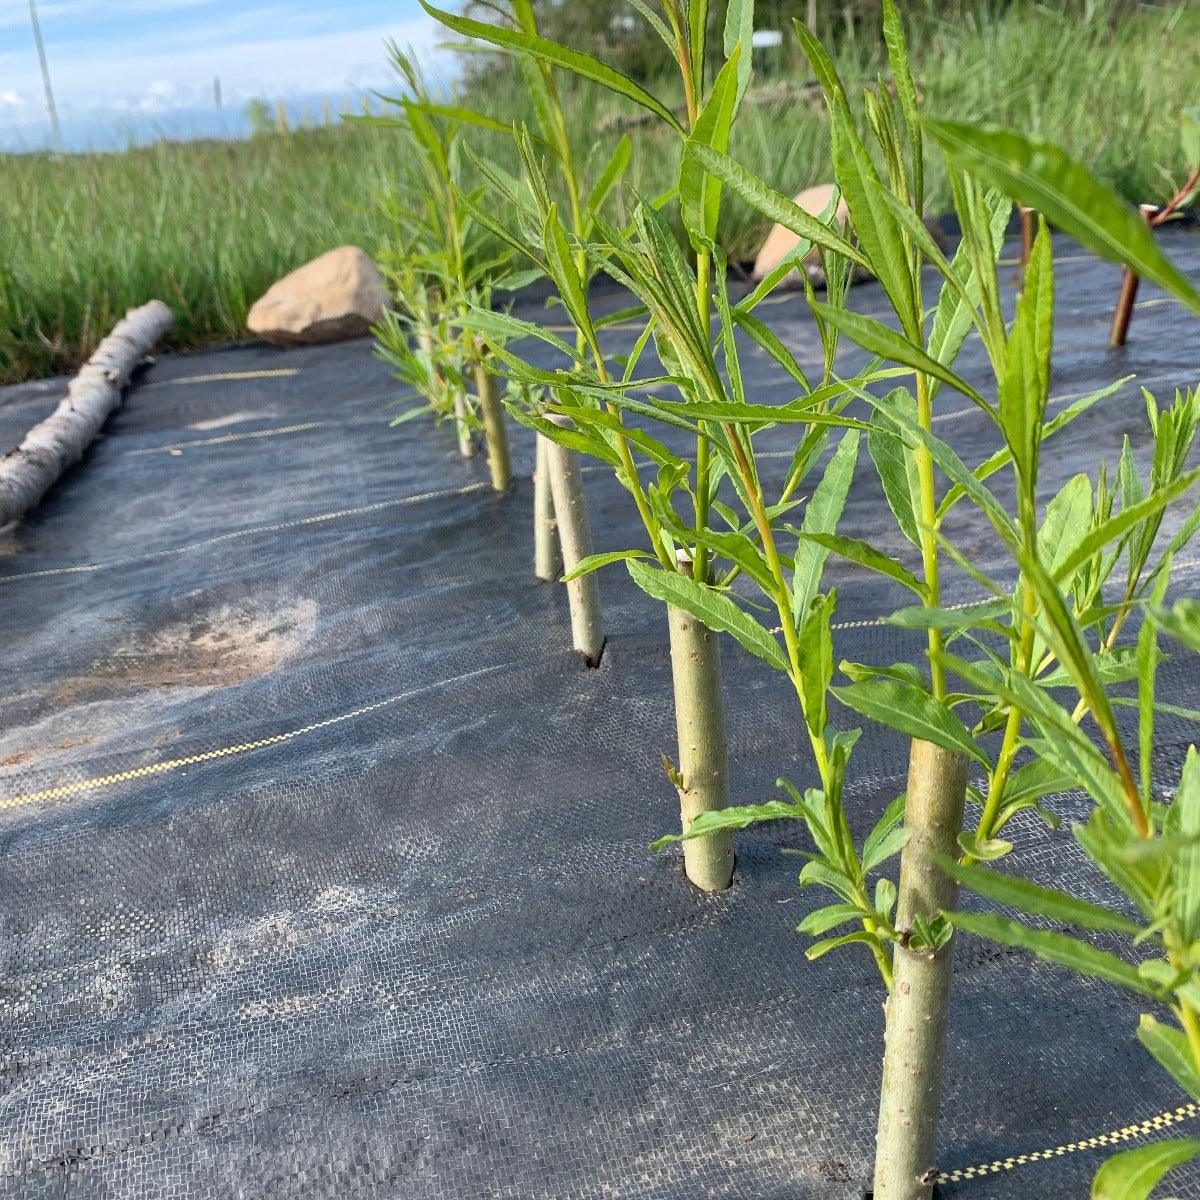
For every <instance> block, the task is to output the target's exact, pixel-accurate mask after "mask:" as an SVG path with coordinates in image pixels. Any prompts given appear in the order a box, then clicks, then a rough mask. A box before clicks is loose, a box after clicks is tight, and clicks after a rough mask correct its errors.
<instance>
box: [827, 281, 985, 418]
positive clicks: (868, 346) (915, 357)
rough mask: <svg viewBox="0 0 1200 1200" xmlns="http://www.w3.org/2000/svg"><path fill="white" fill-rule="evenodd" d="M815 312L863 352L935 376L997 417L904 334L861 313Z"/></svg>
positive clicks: (830, 308) (832, 309)
mask: <svg viewBox="0 0 1200 1200" xmlns="http://www.w3.org/2000/svg"><path fill="white" fill-rule="evenodd" d="M812 308H813V311H814V312H816V313H817V315H818V316H820V317H823V318H824V319H825V320H826V321H828V322H829V324H830V325H832V326H834V327H835V328H836V329H840V330H841V331H842V333H844V334H845V335H846V336H847V337H850V338H853V339H854V341H856V342H857V343H858V344H859V345H860V346H861V347H862V348H863V349H864V350H869V351H870V352H871V353H872V354H878V355H879V356H880V357H881V358H887V359H891V360H893V361H894V362H901V363H904V364H905V365H906V366H910V367H912V368H913V370H915V371H920V372H921V373H922V374H924V375H932V376H933V377H934V378H935V379H940V380H941V381H942V382H943V383H948V384H949V385H950V386H951V387H952V388H954V390H955V391H957V392H961V393H962V394H963V395H964V396H966V398H967V399H968V400H970V401H971V403H972V404H975V405H977V406H978V407H979V408H981V409H982V410H983V411H984V412H985V413H987V415H988V416H989V417H991V418H992V419H993V420H995V419H996V413H995V411H994V410H993V408H992V406H991V405H990V404H989V403H988V402H987V401H986V400H985V399H984V398H983V397H982V396H981V395H980V394H979V393H978V392H977V391H976V390H975V389H974V388H973V387H972V386H971V385H970V384H969V383H967V381H966V380H965V379H960V378H959V377H958V376H957V375H955V373H954V372H953V371H951V370H950V368H949V367H945V366H943V365H942V364H941V363H940V362H938V361H937V360H936V359H934V358H930V356H929V355H928V354H926V353H925V351H924V350H923V349H922V348H921V347H920V346H918V345H917V344H916V343H915V342H912V341H911V340H910V339H909V338H907V337H906V336H905V335H904V334H902V333H897V332H896V330H894V329H891V328H889V327H888V326H887V325H884V324H882V323H881V322H879V321H876V320H874V318H872V317H864V316H863V315H862V314H861V313H855V312H850V310H849V309H845V308H838V307H836V306H834V305H831V304H822V303H820V301H817V302H814V303H813V304H812Z"/></svg>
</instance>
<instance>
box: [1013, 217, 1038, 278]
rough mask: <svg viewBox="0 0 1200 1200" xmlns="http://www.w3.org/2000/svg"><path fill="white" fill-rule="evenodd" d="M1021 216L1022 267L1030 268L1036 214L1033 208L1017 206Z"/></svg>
mask: <svg viewBox="0 0 1200 1200" xmlns="http://www.w3.org/2000/svg"><path fill="white" fill-rule="evenodd" d="M1017 210H1018V211H1019V212H1020V214H1021V266H1023V267H1024V266H1028V264H1029V256H1030V255H1031V254H1032V253H1033V235H1034V232H1035V228H1034V226H1035V220H1034V218H1035V215H1036V214H1035V213H1034V211H1033V209H1032V208H1026V207H1025V205H1023V204H1018V205H1017Z"/></svg>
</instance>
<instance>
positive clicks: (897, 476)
mask: <svg viewBox="0 0 1200 1200" xmlns="http://www.w3.org/2000/svg"><path fill="white" fill-rule="evenodd" d="M892 409H895V410H896V411H899V412H903V413H904V416H905V418H906V419H907V420H909V421H911V422H913V423H914V424H915V423H916V420H917V402H916V400H915V399H913V396H912V393H911V392H909V391H908V390H907V389H906V388H895V389H894V390H892V391H891V392H889V393H888V394H887V396H886V397H885V398H884V404H883V406H881V407H880V408H878V409H876V410H875V413H874V415H873V416H872V417H871V432H870V433H868V434H867V450H868V451H869V453H870V455H871V461H872V462H874V464H875V470H876V472H877V473H878V474H879V482H880V483H881V484H883V494H884V498H885V499H886V500H887V503H888V508H890V509H891V510H892V515H893V516H894V517H895V518H896V524H897V525H899V526H900V532H901V533H903V534H904V536H905V537H906V538H908V540H909V541H910V542H912V544H913V545H914V546H919V545H920V544H921V537H920V532H919V531H918V529H917V513H918V512H919V511H920V507H921V506H920V481H919V479H918V477H917V461H916V455H914V454H912V453H911V452H910V451H909V449H908V447H907V446H906V445H905V443H904V440H903V439H902V438H901V437H898V436H896V433H895V429H896V427H895V426H893V424H892V423H891V421H890V419H889V417H888V412H889V411H890V410H892Z"/></svg>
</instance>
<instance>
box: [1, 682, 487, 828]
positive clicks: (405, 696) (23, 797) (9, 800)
mask: <svg viewBox="0 0 1200 1200" xmlns="http://www.w3.org/2000/svg"><path fill="white" fill-rule="evenodd" d="M504 669H505V664H502V663H497V664H494V665H492V666H490V667H480V668H479V669H478V670H476V671H468V672H467V673H466V674H465V675H456V676H454V678H452V679H443V680H441V681H440V682H438V683H431V684H428V685H426V686H425V687H419V688H413V689H412V690H411V691H407V692H400V693H399V694H398V695H396V696H389V697H388V698H387V699H386V700H376V701H375V703H374V704H365V705H363V707H362V708H355V709H352V710H351V711H350V712H345V713H340V714H339V715H338V716H336V717H326V719H325V720H323V721H314V722H313V723H312V724H311V725H304V726H302V727H301V728H300V729H293V730H290V731H289V732H288V733H276V734H272V735H271V736H270V737H265V738H258V739H256V740H255V741H252V742H239V743H238V744H237V745H233V746H222V747H221V748H220V749H219V750H205V751H204V752H203V753H201V754H189V755H187V756H186V757H184V758H168V759H163V760H162V761H160V762H156V763H149V764H148V765H146V766H144V767H134V768H133V769H132V770H129V771H117V772H116V773H115V774H112V775H100V776H98V777H96V778H94V779H80V780H77V781H76V782H75V783H64V784H60V785H59V786H58V787H52V788H45V789H44V790H42V791H40V792H24V793H21V794H18V795H16V796H5V797H0V812H7V811H10V810H12V809H14V808H22V807H24V806H25V805H28V804H39V803H41V802H43V801H47V800H65V799H66V798H67V797H68V796H78V795H79V794H80V793H82V792H94V791H97V790H99V789H100V788H103V787H109V786H111V785H112V784H114V783H127V782H128V781H129V780H131V779H146V778H148V777H149V776H152V775H163V774H166V773H167V772H168V771H178V770H179V769H180V768H182V767H192V766H196V765H197V764H199V763H207V762H214V761H215V760H216V759H219V758H229V757H231V756H232V755H235V754H246V753H248V752H249V751H251V750H264V749H266V748H267V747H268V746H279V745H282V744H283V743H284V742H292V741H295V740H296V738H299V737H304V736H305V735H306V734H310V733H316V732H317V731H318V730H320V729H328V728H329V727H330V726H331V725H340V724H341V723H342V722H344V721H352V720H354V718H355V717H362V716H365V715H366V714H367V713H372V712H377V711H378V710H379V709H381V708H387V707H388V706H389V705H391V704H398V703H399V702H400V701H401V700H411V699H412V698H413V697H414V696H421V695H424V694H425V693H426V692H431V691H436V690H437V689H438V688H444V687H449V686H450V685H451V684H455V683H463V682H465V681H466V680H469V679H478V678H480V677H481V676H483V675H490V674H493V673H494V672H496V671H502V670H504Z"/></svg>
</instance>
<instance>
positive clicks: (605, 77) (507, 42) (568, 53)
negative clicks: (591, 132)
mask: <svg viewBox="0 0 1200 1200" xmlns="http://www.w3.org/2000/svg"><path fill="white" fill-rule="evenodd" d="M421 7H422V8H423V9H424V10H425V11H426V12H427V13H428V14H429V15H430V16H431V17H433V19H434V20H435V21H440V22H441V23H442V24H443V25H445V26H446V28H447V29H452V30H454V32H455V33H458V34H461V35H462V36H463V37H468V38H477V39H478V40H479V41H481V42H488V43H490V44H491V45H493V46H499V47H500V48H501V49H502V50H512V51H515V52H516V53H518V54H531V55H533V57H534V58H539V59H541V60H542V61H543V62H547V63H549V64H550V65H551V66H554V67H562V68H563V69H564V70H566V71H570V72H571V73H572V74H574V75H579V76H581V77H582V78H584V79H590V80H591V81H592V82H593V83H598V84H600V86H601V87H605V88H608V90H609V91H612V92H616V93H617V94H618V95H621V96H624V97H625V98H626V99H627V100H632V101H633V102H634V103H635V104H640V105H641V106H642V107H643V108H646V109H649V110H650V112H652V113H654V115H655V116H657V117H661V118H662V120H664V121H665V122H666V123H667V124H668V125H670V127H671V128H672V129H674V130H675V131H676V133H680V134H682V133H683V132H684V130H683V126H682V125H680V124H679V121H678V119H677V118H676V116H675V114H674V113H673V112H671V110H670V109H669V108H667V106H666V105H665V104H663V103H662V101H661V100H659V99H657V97H655V96H653V95H651V93H650V92H648V91H646V89H645V88H644V87H642V86H641V84H639V83H635V82H634V80H632V79H630V78H629V76H628V75H625V74H623V73H622V72H620V71H618V70H617V69H616V68H615V67H610V66H609V65H608V64H607V63H603V62H601V61H600V60H599V59H598V58H593V57H592V56H591V55H590V54H584V53H582V52H581V51H578V50H572V49H570V48H569V47H567V46H562V45H560V44H559V43H558V42H552V41H550V39H549V38H544V37H541V36H540V35H537V34H532V33H525V32H524V31H523V30H517V29H506V28H504V26H502V25H490V24H487V23H486V22H484V21H473V20H471V18H470V17H459V16H455V14H454V13H449V12H445V11H443V10H442V9H440V8H435V7H434V6H433V5H432V4H430V3H429V2H428V0H421Z"/></svg>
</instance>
